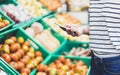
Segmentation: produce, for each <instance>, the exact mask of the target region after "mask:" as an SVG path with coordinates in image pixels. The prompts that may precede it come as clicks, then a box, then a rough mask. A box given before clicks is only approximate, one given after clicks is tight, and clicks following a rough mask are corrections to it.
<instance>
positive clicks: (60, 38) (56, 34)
mask: <svg viewBox="0 0 120 75" xmlns="http://www.w3.org/2000/svg"><path fill="white" fill-rule="evenodd" d="M35 22H38V23H40V24H41V25H42V26H43V29H44V30H48V31H49V32H50V33H51V34H52V36H53V37H55V38H56V39H57V40H58V41H59V42H60V46H59V47H58V48H57V49H56V50H54V51H53V52H50V51H49V50H47V49H46V48H45V47H44V46H43V45H41V44H40V43H39V42H38V41H36V40H35V39H34V38H33V37H32V36H29V35H28V34H27V33H26V32H25V29H26V28H28V27H30V26H31V25H32V24H33V23H35ZM21 30H23V32H25V34H26V35H28V37H29V38H31V39H32V40H33V41H34V42H35V43H36V44H37V45H39V46H40V47H42V48H43V50H45V51H46V52H47V53H49V54H52V53H54V52H56V51H58V50H59V49H61V48H63V46H64V45H65V44H66V42H67V40H66V39H65V38H64V37H62V36H61V35H59V34H58V33H56V32H54V31H53V30H51V28H49V27H48V26H46V25H44V24H42V21H41V20H36V21H34V22H30V23H29V24H28V25H27V27H21Z"/></svg>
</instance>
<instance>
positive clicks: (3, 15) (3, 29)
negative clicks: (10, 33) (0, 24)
mask: <svg viewBox="0 0 120 75" xmlns="http://www.w3.org/2000/svg"><path fill="white" fill-rule="evenodd" d="M0 15H1V16H2V19H7V20H8V21H9V22H10V24H9V25H8V26H6V27H4V28H1V29H0V33H1V32H2V31H5V30H7V29H8V28H10V27H12V26H13V25H14V22H13V21H12V20H11V19H10V18H9V17H8V16H7V15H5V14H4V13H3V12H2V11H0Z"/></svg>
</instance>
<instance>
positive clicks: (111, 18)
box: [103, 0, 120, 50]
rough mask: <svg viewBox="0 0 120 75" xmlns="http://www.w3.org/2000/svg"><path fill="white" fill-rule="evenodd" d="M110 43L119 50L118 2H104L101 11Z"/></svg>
mask: <svg viewBox="0 0 120 75" xmlns="http://www.w3.org/2000/svg"><path fill="white" fill-rule="evenodd" d="M103 15H104V17H105V23H106V25H107V30H108V34H109V38H110V41H111V42H112V44H113V46H115V48H116V49H117V50H120V0H115V1H114V0H106V1H105V4H104V9H103Z"/></svg>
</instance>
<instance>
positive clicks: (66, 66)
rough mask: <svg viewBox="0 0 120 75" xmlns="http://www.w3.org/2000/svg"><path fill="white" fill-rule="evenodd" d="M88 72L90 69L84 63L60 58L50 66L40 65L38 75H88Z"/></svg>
mask: <svg viewBox="0 0 120 75" xmlns="http://www.w3.org/2000/svg"><path fill="white" fill-rule="evenodd" d="M87 72H88V67H87V66H86V65H85V64H84V62H83V61H81V60H79V61H77V60H74V61H72V60H70V59H66V58H64V57H63V56H60V57H59V58H58V59H57V60H55V61H54V62H52V63H51V64H49V65H48V66H47V65H43V64H39V65H38V66H37V73H36V75H86V74H87Z"/></svg>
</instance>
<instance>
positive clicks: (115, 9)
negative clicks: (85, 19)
mask: <svg viewBox="0 0 120 75" xmlns="http://www.w3.org/2000/svg"><path fill="white" fill-rule="evenodd" d="M90 5H91V7H90V9H89V12H90V14H89V17H90V20H89V21H90V48H91V49H92V50H93V51H94V54H95V55H97V56H98V57H103V58H105V57H113V56H118V55H120V0H91V1H90Z"/></svg>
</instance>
